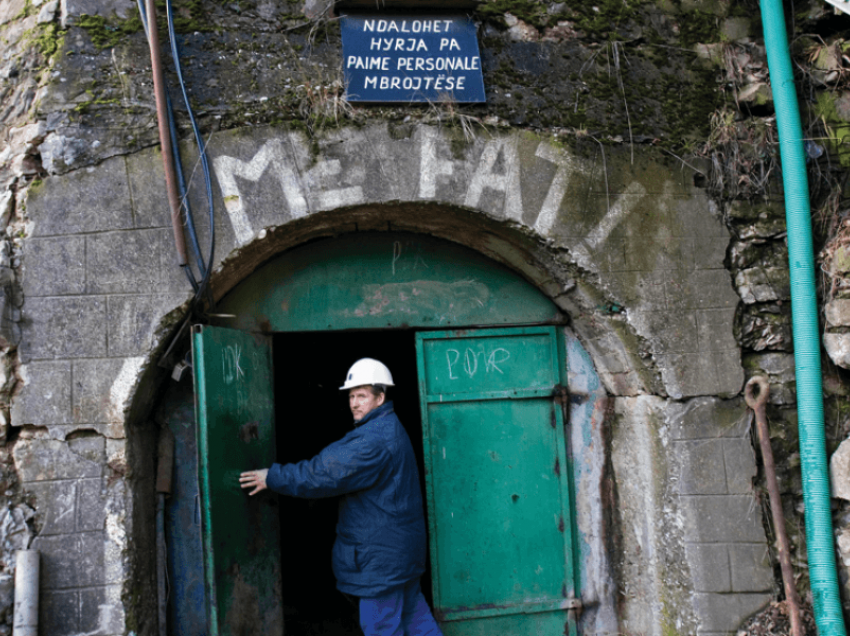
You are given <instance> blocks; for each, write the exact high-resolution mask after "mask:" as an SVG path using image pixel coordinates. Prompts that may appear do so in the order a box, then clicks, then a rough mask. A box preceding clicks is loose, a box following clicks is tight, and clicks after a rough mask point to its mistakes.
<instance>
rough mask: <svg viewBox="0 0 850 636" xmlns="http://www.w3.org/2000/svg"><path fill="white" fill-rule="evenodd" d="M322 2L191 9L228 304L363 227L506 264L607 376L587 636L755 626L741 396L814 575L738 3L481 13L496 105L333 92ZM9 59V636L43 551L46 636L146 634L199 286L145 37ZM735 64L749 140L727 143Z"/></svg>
mask: <svg viewBox="0 0 850 636" xmlns="http://www.w3.org/2000/svg"><path fill="white" fill-rule="evenodd" d="M314 4H315V3H309V2H308V3H306V5H305V6H302V5H300V4H296V3H290V4H286V3H265V2H253V1H251V0H245V1H243V2H238V3H231V4H228V5H224V4H221V5H219V4H213V3H208V2H185V3H178V8H177V14H178V22H179V24H178V29H179V31H180V33H181V35H180V40H181V45H182V47H183V51H184V62H185V75H186V78H187V81H188V83H189V89H190V95H191V98H192V101H193V103H194V106H195V108H196V110H197V113H198V115H199V117H200V121H201V125H202V129H203V131H204V135H205V137H206V138H207V139H208V143H209V150H210V152H211V156H212V164H213V168H214V175H213V178H214V181H215V182H214V190H215V196H216V210H215V215H216V217H215V218H216V221H215V227H216V232H217V250H216V257H215V261H216V266H217V269H216V274H215V276H214V278H213V281H212V284H213V289H214V292H215V294H216V295H217V296H219V297H220V296H221V295H223V294H224V293H226V291H227V290H229V289H230V288H232V287H233V286H234V285H235V284H237V283H238V282H239V281H240V280H241V279H243V278H244V277H245V276H246V275H248V274H249V273H250V272H251V271H252V270H253V268H254V267H256V266H257V265H258V264H260V263H261V262H263V261H264V260H265V259H267V258H269V257H270V256H272V255H273V254H276V253H278V252H280V251H281V250H284V249H286V248H287V247H291V246H294V245H297V244H300V243H303V242H306V241H308V240H310V239H313V238H317V237H323V236H332V235H334V234H338V233H341V232H351V231H358V230H365V229H378V230H380V229H389V228H392V229H394V230H411V231H420V232H426V233H431V234H434V235H436V236H442V237H445V238H447V239H449V240H455V241H458V242H461V243H463V244H465V245H468V246H470V247H472V248H473V249H476V250H478V251H480V252H482V253H484V254H486V255H488V256H490V257H492V258H494V259H496V260H498V261H500V262H503V263H505V264H507V265H509V266H510V267H512V268H514V269H515V270H516V271H518V272H519V273H520V274H521V275H523V276H524V277H525V278H526V279H527V280H529V281H530V282H531V283H533V284H535V285H536V286H538V287H539V288H540V289H541V290H543V291H544V292H545V293H546V294H547V295H549V296H550V297H551V298H552V299H553V300H554V302H556V303H557V304H558V305H559V306H560V307H561V308H562V309H563V311H564V312H565V314H566V315H568V316H569V318H570V320H571V323H572V328H573V329H574V331H575V334H576V336H577V338H578V340H579V341H580V342H581V344H582V346H583V347H584V348H585V349H586V350H587V351H588V352H589V354H590V361H589V362H588V363H589V364H592V366H593V367H594V368H595V371H596V372H597V373H598V374H599V377H600V378H601V382H602V386H601V387H598V391H599V393H598V395H597V396H596V400H595V401H594V405H595V407H594V408H595V409H596V410H595V411H594V413H595V415H594V417H593V422H594V426H595V427H597V428H595V429H594V433H593V435H594V437H593V439H594V443H598V445H600V446H604V447H605V449H606V452H605V453H603V454H602V455H600V457H601V458H602V459H601V460H600V461H598V462H597V463H594V464H593V465H591V466H585V467H581V466H580V467H578V468H577V474H576V482H577V488H578V489H579V490H581V488H587V493H599V492H602V493H608V494H609V495H610V500H606V501H610V505H611V509H607V508H605V509H602V510H600V509H599V506H598V504H595V505H591V504H588V506H587V507H584V508H580V511H579V517H580V525H581V524H584V525H583V526H582V527H581V531H582V532H583V533H584V535H585V536H586V537H589V536H591V535H594V533H597V532H602V531H604V532H605V533H606V534H605V536H604V537H602V536H595V537H594V539H593V541H590V540H589V539H588V542H589V543H588V545H591V544H592V545H594V546H596V547H597V548H599V553H597V554H595V556H594V557H593V558H594V559H595V560H594V561H593V563H595V564H597V565H599V567H600V571H599V572H598V573H597V574H596V575H594V576H595V578H594V577H588V578H587V580H584V581H583V589H584V591H585V597H584V599H583V600H584V602H585V603H586V605H587V606H588V608H589V609H588V610H587V611H586V613H585V617H584V618H583V621H584V623H583V627H584V629H585V631H587V632H614V631H626V632H645V633H653V634H656V633H657V634H660V633H661V632H665V633H681V634H686V633H705V634H709V633H711V634H720V633H727V632H729V631H732V630H735V629H737V627H738V626H739V625H740V623H741V621H742V620H743V619H744V618H745V617H746V616H747V615H748V614H750V613H752V612H754V611H756V610H758V609H759V608H760V607H761V606H762V605H764V604H765V603H766V602H767V601H768V600H770V599H771V598H773V596H774V595H775V593H776V589H777V588H776V582H775V580H774V578H773V571H772V570H773V565H772V564H771V562H770V560H769V559H768V552H767V545H768V541H766V539H765V531H764V526H763V523H762V518H761V516H760V510H761V509H760V507H759V505H758V502H759V498H760V496H761V495H760V490H759V489H758V487H757V488H756V489H754V488H753V485H752V481H753V477H754V476H755V475H756V462H755V458H754V456H753V455H752V453H751V448H752V446H751V444H750V441H749V437H748V435H749V432H748V427H747V420H746V419H745V416H744V412H745V411H744V406H743V404H742V402H741V399H740V391H741V388H742V386H743V382H744V380H745V378H746V377H748V376H750V375H753V374H755V373H765V374H767V375H768V376H769V378H770V379H771V382H772V385H773V390H772V402H771V412H770V415H771V418H772V422H773V427H772V432H773V435H774V436H775V442H778V444H777V445H778V446H780V448H779V449H778V451H777V452H778V458H779V463H780V465H782V466H786V467H787V468H786V469H785V470H784V471H783V473H782V475H781V477H782V485H783V490H784V491H785V493H786V495H787V496H786V498H785V502H786V514H787V515H789V519H790V521H789V527H790V528H791V530H792V539H793V541H794V544H795V558H796V559H797V561H798V562H802V561H803V559H804V553H803V548H804V538H803V536H802V533H801V530H800V528H801V525H802V524H801V522H800V516H799V512H798V511H797V510H796V507H797V503H798V502H799V493H800V486H799V473H798V470H797V468H796V466H797V463H795V452H796V450H795V449H796V432H795V426H794V424H795V420H794V414H793V406H794V401H795V397H794V379H793V359H792V356H791V355H790V351H791V349H792V346H791V344H790V327H789V309H788V308H789V303H788V300H789V292H788V273H787V262H786V260H785V256H784V236H783V231H784V228H783V223H782V216H783V209H782V205H781V198H780V192H781V187H780V184H779V183H777V175H776V173H775V170H774V166H773V164H772V163H771V160H768V159H765V157H769V156H770V151H769V149H768V150H766V151H765V152H764V153H763V154H759V153H760V152H761V151H762V150H764V149H765V148H768V147H769V144H770V130H771V128H770V123H769V122H768V123H767V124H764V120H766V119H768V120H769V108H770V102H769V90H768V88H767V84H766V81H767V79H766V69H765V65H764V60H763V50H762V48H761V47H760V44H759V42H758V41H757V40H756V39H755V38H754V35H753V33H754V31H755V29H753V25H752V24H751V23H750V21H749V19H747V18H745V17H744V15H743V14H746V13H748V12H749V9H748V8H747V7H745V6H742V5H741V6H739V5H737V4H736V5H733V4H729V3H725V2H710V3H700V4H699V5H698V6H697V5H694V6H692V3H688V2H683V3H661V4H657V5H656V4H652V5H642V4H631V3H620V2H616V3H598V5H596V6H594V5H588V4H587V3H580V2H566V3H557V4H555V3H549V4H547V3H542V2H541V3H535V2H532V3H525V2H501V1H499V2H495V1H494V2H490V3H485V4H481V5H479V6H478V7H477V8H476V9H475V10H474V15H475V18H476V20H477V21H478V24H479V28H480V30H479V35H480V42H481V45H482V64H483V67H484V75H485V84H486V86H487V87H488V104H487V105H483V106H463V105H456V104H431V105H428V106H427V107H401V106H394V107H368V108H367V107H353V106H352V105H350V104H348V103H347V102H345V101H344V99H343V98H342V84H341V76H340V70H339V67H340V57H339V56H340V50H339V35H338V28H337V27H336V23H335V20H334V19H333V18H334V16H333V15H328V14H326V13H325V12H324V11H323V10H322V7H316V6H313V5H314ZM305 14H306V15H308V16H309V19H308V18H305V17H304V15H305ZM817 19H819V18H817ZM812 20H816V18H812ZM0 36H2V38H3V39H4V45H5V47H6V48H5V53H4V58H3V61H2V63H0V78H2V80H3V84H2V88H0V102H2V110H0V121H2V123H3V125H4V130H5V136H4V140H3V141H2V142H0V158H2V167H0V222H2V225H3V227H4V228H5V235H4V237H3V241H2V242H0V279H2V282H3V286H2V289H3V295H2V300H3V306H2V321H0V335H2V337H3V356H2V362H3V364H2V374H0V393H2V395H3V397H2V398H0V437H2V438H3V439H4V440H5V446H4V447H3V448H2V449H0V460H2V462H0V482H2V484H0V485H2V486H3V487H2V488H0V527H2V528H3V545H2V550H0V634H2V633H8V632H9V626H10V623H11V617H10V611H9V610H10V605H11V596H10V595H11V591H12V589H11V575H12V573H13V571H14V561H13V556H12V555H13V552H14V550H15V549H17V548H20V547H24V546H26V545H32V546H33V547H36V548H38V549H39V550H40V551H41V552H42V555H43V561H42V566H43V586H42V587H43V595H42V607H43V611H42V615H43V628H42V633H45V634H78V633H89V634H102V635H111V634H123V633H127V632H129V631H133V632H135V633H137V634H148V633H152V632H153V631H154V630H155V628H156V624H155V618H154V613H153V610H152V606H151V603H152V602H153V599H154V598H155V590H154V587H153V574H152V561H151V559H150V557H149V554H150V553H151V546H152V538H151V532H152V526H151V524H150V522H149V518H150V514H151V510H152V505H153V491H152V485H151V484H152V474H153V468H154V461H155V452H154V447H155V440H156V433H157V431H156V427H155V426H154V425H152V424H149V422H148V418H149V416H150V413H151V411H152V409H153V407H154V405H155V404H156V400H155V395H156V392H157V390H158V388H159V387H160V386H161V383H162V382H164V381H167V380H165V379H164V375H165V373H164V372H163V371H162V370H160V369H158V368H157V366H156V363H157V362H158V360H159V359H160V355H161V353H162V352H163V349H164V347H165V346H166V345H168V344H169V343H170V338H171V337H172V336H173V335H174V328H175V325H176V324H177V323H178V322H179V321H180V320H181V319H182V318H183V317H184V316H185V313H186V311H187V307H188V302H187V301H188V300H189V298H190V290H189V289H188V286H187V284H186V282H185V278H184V277H183V276H182V274H181V273H180V271H179V269H178V267H177V266H176V261H175V257H174V248H173V238H172V236H171V229H170V222H169V218H168V212H167V202H166V200H165V196H164V189H163V176H162V167H161V164H162V162H161V158H160V156H159V152H158V150H157V149H156V148H155V147H154V145H155V144H156V143H157V141H158V139H157V135H156V120H155V112H154V108H153V96H152V89H151V80H150V68H149V67H150V64H149V58H148V53H147V49H146V44H145V41H144V36H143V34H142V32H141V24H140V22H139V20H138V17H137V16H136V15H135V9H134V8H133V6H132V3H130V2H127V1H126V0H122V1H121V2H105V1H104V2H96V1H94V0H86V1H78V0H65V1H64V2H62V3H61V4H59V3H57V2H55V0H54V1H53V2H40V3H36V2H33V1H32V0H2V1H0ZM838 63H839V64H840V61H839V62H838ZM719 70H722V73H723V78H722V79H723V81H724V84H723V86H724V87H725V89H726V90H729V87H730V86H732V87H733V90H734V91H735V97H736V100H735V103H736V104H737V105H738V106H739V107H740V108H741V112H743V113H744V114H745V115H747V117H748V118H747V119H742V118H741V116H740V115H733V116H732V118H731V120H730V119H729V115H728V112H729V111H726V112H725V114H724V111H719V112H720V113H721V114H724V117H726V118H725V119H724V118H723V117H718V115H717V112H716V111H717V109H718V108H719V107H721V105H722V99H721V96H720V93H719V92H718V91H717V90H716V88H717V84H716V82H715V75H716V74H717V73H718V71H719ZM172 79H173V78H172ZM728 103H729V102H728V101H727V105H728ZM758 109H767V111H766V112H765V111H764V110H762V111H759V110H758ZM763 124H764V126H763V127H762V125H763ZM178 125H179V126H180V130H181V131H185V130H186V122H185V118H184V117H183V116H182V111H181V113H180V117H179V118H178ZM764 131H767V132H764ZM760 133H763V136H762V137H759V136H758V134H760ZM745 139H755V140H761V141H763V142H764V143H763V145H758V144H755V145H754V147H755V149H756V150H755V151H751V150H748V149H743V150H742V148H744V145H743V144H742V143H741V140H745ZM704 142H707V146H703V143H704ZM747 148H749V147H747ZM184 150H185V163H186V165H187V166H190V167H191V171H192V175H193V177H192V179H191V198H192V201H193V203H194V204H195V205H196V207H198V208H199V209H203V196H202V191H201V188H202V186H201V184H200V180H199V178H198V174H197V170H196V168H195V166H196V155H195V154H194V153H195V151H193V150H192V149H191V148H189V147H188V146H186V147H185V148H184ZM695 150H697V151H699V152H698V153H696V154H699V155H701V156H700V157H697V156H694V154H695V153H694V151H695ZM748 152H752V154H747V153H748ZM706 157H707V158H708V159H709V160H708V161H707V160H706ZM741 157H743V158H745V159H746V161H741V160H740V159H741ZM712 164H713V165H712ZM742 166H743V168H745V169H741V167H742ZM742 175H746V179H744V180H743V181H742V180H741V177H742ZM747 179H749V181H748V180H747ZM282 184H288V185H286V187H283V185H282ZM199 216H202V215H199ZM198 224H199V231H200V234H201V239H202V241H201V242H202V244H203V242H204V239H205V238H206V236H207V235H208V232H209V227H208V225H209V224H208V223H207V222H206V221H205V220H203V219H198ZM736 292H737V293H736ZM836 307H837V305H836ZM833 314H835V315H836V316H837V315H838V314H836V313H835V312H833ZM831 315H832V314H831ZM831 325H833V327H834V328H833V332H834V333H835V334H836V336H838V335H842V336H843V335H844V334H842V333H841V332H842V331H844V329H843V327H842V326H841V325H842V323H840V318H836V319H835V320H832V321H831ZM833 340H837V338H836V337H833ZM829 377H832V378H833V379H834V381H833V382H831V383H830V382H827V389H828V391H830V396H831V399H833V400H834V401H833V402H832V403H833V404H835V405H836V412H837V413H838V415H837V416H836V417H838V418H839V419H840V418H841V417H842V416H841V413H842V412H843V411H842V408H843V407H841V405H842V404H843V403H844V402H843V401H842V400H843V399H844V398H843V397H842V396H841V395H839V394H840V393H841V389H840V384H841V383H840V379H841V377H842V376H841V375H840V374H833V375H832V376H829ZM839 424H840V426H838V427H835V428H836V430H837V429H842V430H843V429H846V426H844V424H843V423H842V422H839ZM591 499H592V498H591V497H590V496H587V497H586V498H585V499H584V501H585V502H590V501H591ZM579 503H580V504H581V503H582V499H581V497H580V498H579ZM802 581H803V584H804V582H805V578H804V577H803V579H802ZM594 607H597V608H598V607H602V608H604V611H603V610H599V609H593V608H594Z"/></svg>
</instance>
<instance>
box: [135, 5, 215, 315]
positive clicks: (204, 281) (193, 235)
mask: <svg viewBox="0 0 850 636" xmlns="http://www.w3.org/2000/svg"><path fill="white" fill-rule="evenodd" d="M137 4H138V8H139V15H140V17H141V20H142V26H143V27H144V30H145V34H146V35H147V37H148V38H150V31H149V29H148V20H147V12H146V11H145V6H144V0H137ZM166 13H167V23H168V34H169V40H170V42H171V54H172V57H173V58H174V65H175V67H176V70H177V77H178V81H179V83H180V89H181V93H182V95H183V99H184V102H185V104H186V109H187V111H188V113H189V119H190V121H191V123H192V130H193V133H194V135H195V140H196V143H197V144H198V149H199V153H200V159H201V166H202V169H203V173H204V182H205V185H206V194H207V202H208V205H209V221H210V249H209V259H208V260H207V261H206V262H205V261H204V258H203V256H202V255H201V248H200V243H199V241H198V234H197V231H196V228H195V223H194V215H193V214H192V210H191V207H190V205H189V199H188V194H187V191H186V181H185V177H184V175H183V165H182V161H181V159H180V149H179V145H178V142H177V126H176V123H175V118H174V108H173V102H172V101H171V96H170V94H169V93H168V91H167V90H166V102H167V111H168V112H167V118H168V127H169V130H170V132H171V147H172V154H173V155H174V162H175V168H176V172H177V185H178V190H179V192H180V203H181V206H182V207H183V209H184V210H185V211H186V226H187V229H188V231H189V239H190V242H191V245H192V251H193V252H194V254H195V260H196V267H197V268H198V271H199V273H200V275H201V281H200V283H198V281H197V279H196V278H195V275H194V272H192V270H191V268H190V267H189V266H188V265H184V266H183V269H184V271H185V274H186V278H187V279H188V281H189V284H190V285H191V286H192V290H193V291H194V292H195V297H194V299H193V301H192V311H194V310H195V308H196V307H197V305H198V304H199V303H200V301H201V300H202V299H203V297H204V296H205V295H207V294H206V292H207V287H208V284H209V278H210V274H211V270H212V262H213V256H214V251H215V218H214V208H213V197H212V179H211V178H210V171H209V161H208V158H207V153H206V145H205V144H204V143H203V138H202V137H201V133H200V130H199V128H198V125H197V122H196V120H195V116H194V113H193V112H192V108H191V105H190V104H189V98H188V95H187V94H186V87H185V82H184V81H183V73H182V69H181V66H180V56H179V52H178V50H177V45H176V34H175V32H174V21H173V12H172V7H171V2H170V1H169V2H167V3H166ZM209 300H210V303H211V304H212V299H211V298H210V299H209Z"/></svg>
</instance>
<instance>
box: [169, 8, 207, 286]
mask: <svg viewBox="0 0 850 636" xmlns="http://www.w3.org/2000/svg"><path fill="white" fill-rule="evenodd" d="M165 11H166V17H167V23H168V39H169V41H170V42H171V56H172V58H173V59H174V68H175V70H176V71H177V82H178V83H179V85H180V92H181V93H182V95H183V102H184V103H185V104H186V112H187V113H188V114H189V121H190V122H191V124H192V132H193V133H194V135H195V142H196V143H197V144H198V152H199V156H200V160H201V168H202V170H203V173H204V185H205V186H206V194H207V205H208V207H209V220H210V247H209V257H208V261H207V265H205V264H204V261H203V259H202V258H201V259H200V264H201V265H202V266H203V267H202V268H201V270H200V271H201V276H202V280H201V285H200V287H201V293H203V290H205V288H206V286H207V284H208V283H209V276H210V272H211V270H212V263H213V257H214V253H215V225H214V219H215V217H214V209H213V194H212V178H211V177H210V166H209V160H208V158H207V148H206V144H205V143H204V139H203V137H202V136H201V131H200V129H199V128H198V122H197V121H196V120H195V114H194V112H193V111H192V106H191V104H190V103H189V95H188V94H187V93H186V83H185V82H184V81H183V69H182V67H181V65H180V52H179V50H178V49H177V34H176V33H175V32H174V15H173V11H172V7H171V0H165ZM187 217H188V218H191V213H190V214H187ZM190 223H191V221H190ZM190 231H191V233H192V235H193V236H194V240H195V241H197V234H196V233H195V230H194V224H193V223H192V224H191V229H190ZM198 251H200V247H198Z"/></svg>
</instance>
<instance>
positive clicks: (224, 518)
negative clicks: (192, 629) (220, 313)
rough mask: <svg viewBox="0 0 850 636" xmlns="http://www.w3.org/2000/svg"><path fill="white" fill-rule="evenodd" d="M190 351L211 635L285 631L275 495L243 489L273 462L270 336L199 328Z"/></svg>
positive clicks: (276, 634)
mask: <svg viewBox="0 0 850 636" xmlns="http://www.w3.org/2000/svg"><path fill="white" fill-rule="evenodd" d="M192 355H193V359H194V371H195V373H194V376H195V401H196V402H195V413H196V417H197V423H198V453H199V455H200V457H199V458H198V459H199V461H198V465H199V468H200V473H201V480H200V481H201V488H200V490H201V499H202V501H201V507H202V510H203V516H202V519H203V524H202V527H203V542H204V576H205V578H206V585H207V598H208V600H209V607H208V619H209V634H210V636H225V635H227V636H249V635H251V636H254V635H255V634H263V635H264V636H281V635H282V634H283V608H282V604H281V598H280V597H281V592H280V533H279V529H278V528H279V521H278V508H277V500H276V498H275V497H274V495H271V494H269V493H268V492H265V493H261V494H259V495H255V496H254V497H248V495H247V494H246V493H245V492H244V491H242V489H241V488H240V487H239V474H240V473H241V472H242V471H244V470H251V469H255V468H268V467H269V466H271V464H272V462H273V461H274V453H275V439H274V438H275V434H274V395H273V384H272V358H271V341H270V339H268V338H266V337H262V336H257V335H254V334H249V333H246V332H242V331H236V330H233V329H221V328H218V327H202V326H196V327H195V328H194V329H193V333H192Z"/></svg>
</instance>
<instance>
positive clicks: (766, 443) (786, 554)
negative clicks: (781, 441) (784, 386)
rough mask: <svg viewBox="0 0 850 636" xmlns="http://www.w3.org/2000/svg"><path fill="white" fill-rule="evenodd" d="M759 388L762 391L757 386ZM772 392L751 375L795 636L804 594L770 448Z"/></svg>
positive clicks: (750, 401)
mask: <svg viewBox="0 0 850 636" xmlns="http://www.w3.org/2000/svg"><path fill="white" fill-rule="evenodd" d="M756 388H758V393H756V392H755V389H756ZM769 395H770V384H768V382H767V379H766V378H764V377H762V376H756V377H754V378H750V381H749V382H747V386H746V387H744V399H746V401H747V406H749V407H750V408H751V409H752V410H753V413H755V416H756V430H757V431H758V437H759V446H760V447H761V457H762V461H763V462H764V474H765V480H766V481H767V492H768V495H769V496H770V513H771V516H772V517H773V525H774V526H775V527H776V544H777V549H778V551H779V565H780V567H781V568H782V583H783V584H784V586H785V599H786V600H787V601H788V613H789V615H790V619H791V634H792V636H803V625H802V623H801V622H800V597H799V596H798V595H797V588H796V586H795V585H794V572H793V570H792V569H791V550H790V546H789V543H788V533H787V532H786V531H785V513H784V512H783V511H782V499H781V498H780V496H779V484H778V482H777V481H776V464H774V462H773V450H772V449H771V447H770V435H769V434H768V430H767V412H766V406H767V398H768V396H769Z"/></svg>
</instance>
